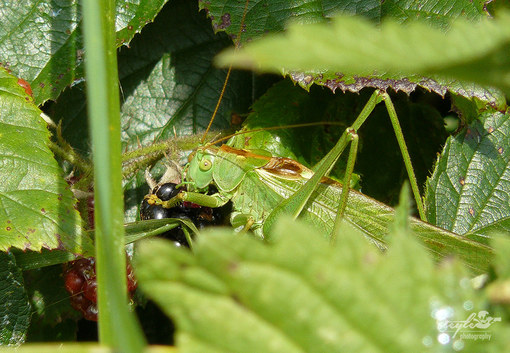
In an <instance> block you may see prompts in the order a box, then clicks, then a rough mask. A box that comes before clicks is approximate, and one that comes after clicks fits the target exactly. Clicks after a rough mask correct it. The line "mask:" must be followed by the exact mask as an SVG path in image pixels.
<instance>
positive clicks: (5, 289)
mask: <svg viewBox="0 0 510 353" xmlns="http://www.w3.org/2000/svg"><path fill="white" fill-rule="evenodd" d="M0 302H1V303H2V305H0V318H1V319H0V345H18V344H21V343H23V341H25V337H26V333H27V330H28V325H29V323H30V303H29V302H28V298H27V293H26V292H25V288H24V287H23V276H22V274H21V270H20V269H19V268H18V267H17V266H16V261H15V260H14V256H12V255H11V254H8V253H7V254H6V253H0Z"/></svg>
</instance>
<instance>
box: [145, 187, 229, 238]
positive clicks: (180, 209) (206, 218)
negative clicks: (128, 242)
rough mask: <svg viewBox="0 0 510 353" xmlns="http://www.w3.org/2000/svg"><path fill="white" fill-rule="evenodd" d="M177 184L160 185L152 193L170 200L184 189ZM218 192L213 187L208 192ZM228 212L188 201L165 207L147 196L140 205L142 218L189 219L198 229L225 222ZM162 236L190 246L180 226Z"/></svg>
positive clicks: (164, 199) (163, 199)
mask: <svg viewBox="0 0 510 353" xmlns="http://www.w3.org/2000/svg"><path fill="white" fill-rule="evenodd" d="M176 186H177V185H176V184H174V183H165V184H162V185H158V186H156V187H155V188H154V189H153V190H152V194H153V195H155V196H156V197H157V198H158V199H160V200H161V201H168V200H170V199H171V198H172V197H174V196H176V195H177V194H178V193H179V192H181V191H184V189H183V188H177V187H176ZM216 192H217V190H216V189H214V188H213V187H211V188H210V191H209V193H208V194H213V193H216ZM226 213H227V212H226V210H225V209H224V208H210V207H203V206H200V205H197V204H196V203H192V202H186V201H184V202H183V203H181V204H179V205H177V206H175V207H172V208H164V207H163V206H162V205H158V204H153V203H151V201H149V199H148V198H147V197H146V198H144V200H143V201H142V204H141V206H140V218H141V219H142V220H146V219H162V218H180V219H189V220H191V221H192V222H193V223H194V224H195V226H196V227H197V228H198V229H202V228H204V227H208V226H212V225H220V224H223V223H224V220H225V218H226V217H225V216H226ZM161 236H162V237H164V238H167V239H169V240H172V241H173V242H174V243H175V245H176V246H187V247H189V244H188V241H187V240H186V237H185V235H184V232H183V230H182V228H181V227H180V226H179V227H176V228H174V229H172V230H169V231H168V232H165V233H163V234H162V235H161Z"/></svg>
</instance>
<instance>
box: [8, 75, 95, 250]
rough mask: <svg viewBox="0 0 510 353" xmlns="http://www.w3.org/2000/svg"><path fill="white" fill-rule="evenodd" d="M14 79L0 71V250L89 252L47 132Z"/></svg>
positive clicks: (27, 97)
mask: <svg viewBox="0 0 510 353" xmlns="http://www.w3.org/2000/svg"><path fill="white" fill-rule="evenodd" d="M40 113H41V112H40V110H39V109H38V108H37V107H36V106H35V105H34V103H33V101H32V98H31V97H30V96H29V95H28V94H27V93H26V92H25V90H24V88H23V87H21V86H20V85H19V84H18V79H17V78H16V77H14V76H12V75H10V74H9V73H7V71H6V70H5V69H0V155H1V158H0V161H1V162H0V250H1V251H7V250H8V249H9V248H11V247H14V248H20V249H26V250H34V251H40V250H41V248H47V249H56V248H59V249H65V250H68V251H70V252H73V253H76V254H82V253H83V252H84V251H90V248H91V244H90V239H89V238H86V237H85V236H83V233H82V230H81V219H80V215H79V213H78V211H76V210H75V208H74V206H75V199H74V197H73V194H72V193H71V191H70V190H69V187H68V185H67V183H66V182H65V181H64V179H63V178H62V170H61V169H60V167H59V165H58V164H57V162H56V161H55V159H54V157H53V154H52V152H51V151H50V149H49V147H48V143H49V135H50V134H49V131H48V130H47V128H46V124H45V123H44V121H43V120H42V119H41V117H40Z"/></svg>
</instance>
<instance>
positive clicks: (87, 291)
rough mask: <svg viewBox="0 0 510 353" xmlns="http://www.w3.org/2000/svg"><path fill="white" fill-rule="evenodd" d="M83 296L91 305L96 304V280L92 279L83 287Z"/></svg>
mask: <svg viewBox="0 0 510 353" xmlns="http://www.w3.org/2000/svg"><path fill="white" fill-rule="evenodd" d="M83 295H84V296H85V298H87V299H88V300H90V301H91V302H93V303H97V280H96V278H95V277H94V278H92V279H90V280H89V281H87V282H86V283H85V285H84V286H83Z"/></svg>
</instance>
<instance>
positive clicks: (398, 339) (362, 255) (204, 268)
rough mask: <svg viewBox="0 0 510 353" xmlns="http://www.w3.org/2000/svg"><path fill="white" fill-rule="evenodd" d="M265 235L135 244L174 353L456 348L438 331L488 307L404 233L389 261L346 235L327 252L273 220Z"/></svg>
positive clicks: (455, 270) (473, 345) (457, 273)
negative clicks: (189, 245) (169, 322)
mask: <svg viewBox="0 0 510 353" xmlns="http://www.w3.org/2000/svg"><path fill="white" fill-rule="evenodd" d="M404 233H405V232H404ZM274 237H275V238H277V241H276V242H275V243H274V244H271V245H268V244H267V243H264V242H261V241H259V240H256V239H254V238H251V237H240V236H239V235H238V234H231V233H230V232H229V231H226V230H223V231H221V230H216V231H215V232H209V233H207V234H206V233H203V234H202V237H201V238H200V239H199V241H198V243H197V244H196V247H195V248H194V254H191V253H190V252H188V251H182V250H181V249H177V248H175V247H173V246H172V245H171V244H170V243H168V242H164V241H161V240H160V241H156V240H154V241H148V242H145V243H143V244H140V247H139V248H138V252H137V256H136V260H137V261H136V268H137V276H138V279H139V283H140V286H141V289H142V290H143V291H144V293H146V294H147V295H148V296H149V297H150V298H151V299H153V300H154V301H156V302H157V303H158V304H159V305H160V306H161V307H162V308H163V310H164V311H165V312H166V313H167V314H168V315H170V316H172V318H173V319H174V320H175V322H176V326H177V328H178V332H177V345H178V347H179V351H182V352H198V351H200V352H219V351H221V352H227V351H228V352H360V351H363V352H379V351H387V352H418V351H419V352H427V351H430V352H437V351H442V350H444V349H453V347H455V346H458V344H459V342H458V341H459V337H455V335H454V332H453V331H446V332H445V331H442V330H441V325H443V326H444V325H445V324H446V323H447V320H465V319H466V318H467V317H468V316H469V315H470V314H471V312H476V311H478V310H483V309H484V308H485V306H484V305H485V303H484V301H483V296H481V295H480V294H479V293H475V292H474V290H472V289H471V288H470V285H469V277H468V276H467V272H465V270H463V269H462V268H461V266H459V263H456V262H450V263H448V264H444V265H443V266H441V267H439V268H436V267H435V266H434V263H433V260H432V259H431V257H430V256H429V255H428V253H427V252H426V250H425V249H424V248H423V247H422V246H421V245H419V244H418V243H416V242H415V241H414V240H413V238H412V236H410V235H409V234H404V235H403V236H397V235H395V236H394V239H393V244H392V246H391V247H390V249H389V250H388V252H387V253H386V255H383V254H382V253H380V252H378V251H377V250H376V249H374V248H373V247H371V245H370V244H369V243H368V242H366V241H365V240H364V239H362V237H361V236H360V235H359V234H357V231H356V230H354V229H352V228H348V227H347V228H344V229H343V232H342V233H340V241H339V242H338V244H337V245H336V246H330V244H329V242H328V241H327V240H325V238H322V237H321V236H320V235H319V234H317V232H316V231H314V230H313V229H309V228H307V226H305V225H304V224H301V223H299V222H298V221H291V220H286V221H282V222H281V223H280V224H279V226H278V227H277V229H276V230H275V234H274ZM395 273H398V274H399V275H398V276H395ZM466 302H469V303H470V307H467V306H466V307H464V304H465V303H466ZM502 325H503V324H501V325H500V326H502ZM491 329H492V327H491ZM494 329H497V327H496V325H495V327H494ZM226 332H228V334H225V333H226ZM440 334H444V335H445V337H444V338H448V341H447V342H446V343H445V341H444V340H442V341H440V342H441V343H439V342H438V336H439V335H440ZM493 338H494V341H493V340H491V341H490V342H487V341H485V342H476V341H472V340H471V341H467V340H466V341H464V342H463V343H464V344H465V346H464V349H463V351H464V352H475V351H476V349H480V347H483V348H484V349H487V350H490V349H491V347H494V346H491V345H492V344H495V345H496V344H498V342H499V343H501V342H505V341H508V339H507V338H505V335H504V334H503V333H502V332H501V331H499V332H498V334H496V333H495V334H494V336H493ZM456 342H457V343H456ZM442 343H444V344H442Z"/></svg>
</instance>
